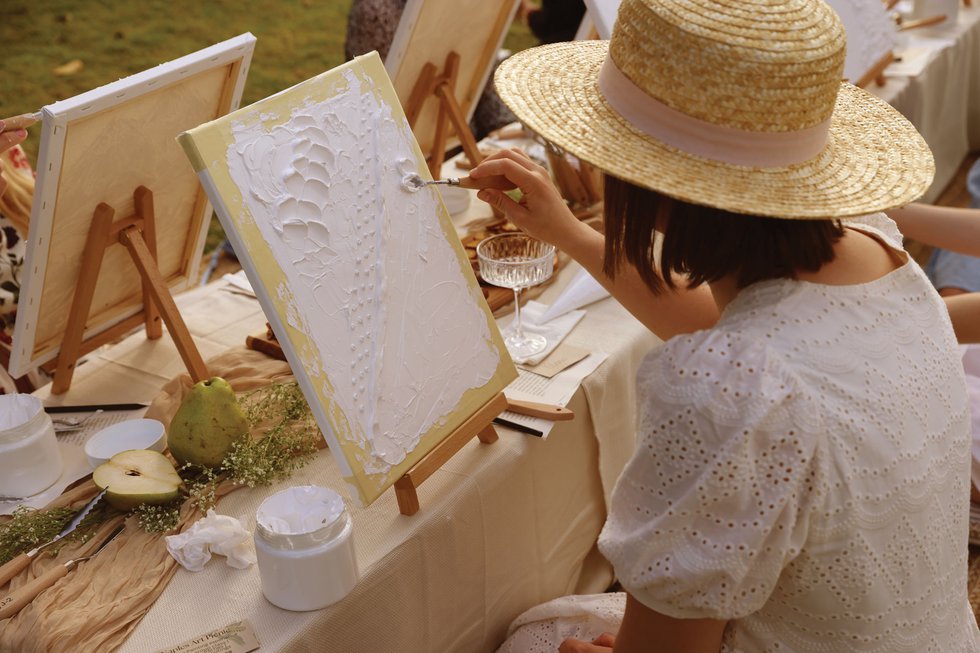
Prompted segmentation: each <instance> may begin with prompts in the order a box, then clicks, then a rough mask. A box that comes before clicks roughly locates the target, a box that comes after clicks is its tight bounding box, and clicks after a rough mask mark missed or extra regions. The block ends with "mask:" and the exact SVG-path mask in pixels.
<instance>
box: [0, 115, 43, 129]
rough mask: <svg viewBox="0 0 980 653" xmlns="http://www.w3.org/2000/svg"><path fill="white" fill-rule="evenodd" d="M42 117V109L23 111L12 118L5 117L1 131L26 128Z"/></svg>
mask: <svg viewBox="0 0 980 653" xmlns="http://www.w3.org/2000/svg"><path fill="white" fill-rule="evenodd" d="M40 119H41V112H40V111H37V112H35V113H23V114H21V115H19V116H11V117H10V118H4V119H3V129H2V130H0V131H5V132H9V131H14V130H17V129H26V128H28V127H30V126H31V125H33V124H34V123H36V122H37V121H38V120H40Z"/></svg>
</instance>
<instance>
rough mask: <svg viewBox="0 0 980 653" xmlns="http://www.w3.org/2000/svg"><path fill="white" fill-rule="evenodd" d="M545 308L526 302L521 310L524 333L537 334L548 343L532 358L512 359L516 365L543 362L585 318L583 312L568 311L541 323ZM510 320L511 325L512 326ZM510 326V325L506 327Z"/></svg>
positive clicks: (536, 303)
mask: <svg viewBox="0 0 980 653" xmlns="http://www.w3.org/2000/svg"><path fill="white" fill-rule="evenodd" d="M547 308H548V307H547V306H546V305H544V304H542V303H541V302H534V301H531V302H528V303H527V304H525V305H524V306H523V307H522V308H521V319H522V323H523V327H524V331H525V332H527V333H537V334H539V335H542V336H544V337H545V339H546V340H547V341H548V345H547V346H546V347H545V348H544V351H542V352H539V353H537V354H535V355H534V356H528V357H527V358H521V359H516V358H515V359H514V362H515V363H517V364H518V365H520V364H523V363H526V364H528V365H537V364H538V363H540V362H541V361H543V360H544V358H545V356H547V355H548V354H550V353H551V352H553V351H554V350H555V347H557V346H558V345H559V344H560V343H561V341H562V340H564V339H565V336H567V335H568V334H569V332H570V331H571V330H572V329H573V328H575V325H576V324H578V322H579V320H581V319H582V318H583V317H585V311H568V312H567V313H564V314H563V315H561V316H560V317H557V318H555V319H553V320H548V321H547V322H543V321H542V320H541V316H542V315H543V314H544V312H545V311H546V310H547ZM513 322H514V321H513V320H511V324H513ZM508 326H510V324H509V325H508Z"/></svg>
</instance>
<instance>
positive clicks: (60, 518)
mask: <svg viewBox="0 0 980 653" xmlns="http://www.w3.org/2000/svg"><path fill="white" fill-rule="evenodd" d="M74 516H75V511H74V510H72V509H71V508H49V509H46V510H36V509H34V508H28V507H27V506H18V507H17V508H15V509H14V514H13V515H12V516H11V519H10V520H8V521H6V522H5V523H3V524H0V565H2V564H4V563H5V562H7V561H8V560H12V559H13V558H15V557H17V556H18V555H20V554H21V553H25V552H27V551H30V550H31V549H33V548H34V547H36V546H37V545H39V544H45V543H46V542H50V541H51V540H53V539H54V537H55V536H56V535H57V534H58V533H60V532H61V531H62V529H63V528H64V527H65V526H67V525H68V522H70V521H71V520H72V517H74ZM105 518H106V511H105V510H98V509H96V510H93V511H92V512H90V513H89V514H88V515H86V516H85V519H83V520H82V521H81V523H80V524H79V525H78V527H77V528H75V530H74V531H72V532H71V534H69V535H67V536H66V537H65V538H64V539H62V540H60V541H59V542H58V544H57V545H54V546H51V547H49V548H46V549H45V551H49V552H51V553H54V554H57V552H58V551H59V550H60V548H61V547H62V546H64V545H65V544H67V543H68V542H84V541H86V540H88V539H89V538H90V537H92V533H93V532H94V529H95V527H96V526H98V525H99V524H101V523H102V522H103V521H105Z"/></svg>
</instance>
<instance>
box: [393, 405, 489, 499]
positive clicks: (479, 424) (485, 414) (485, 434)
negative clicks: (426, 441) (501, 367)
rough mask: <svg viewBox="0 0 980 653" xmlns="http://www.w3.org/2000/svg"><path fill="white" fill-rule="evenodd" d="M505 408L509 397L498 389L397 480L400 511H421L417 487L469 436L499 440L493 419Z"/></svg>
mask: <svg viewBox="0 0 980 653" xmlns="http://www.w3.org/2000/svg"><path fill="white" fill-rule="evenodd" d="M505 410H507V397H505V396H504V393H503V392H498V393H497V394H496V395H495V396H494V397H493V399H491V400H490V401H488V402H487V403H485V404H484V405H483V407H482V408H480V409H479V410H477V411H476V412H475V413H473V415H471V416H470V418H469V419H468V420H466V421H465V422H463V423H462V424H460V425H459V426H458V427H457V428H456V430H455V431H453V432H452V433H451V434H450V435H449V437H447V438H446V439H445V440H443V441H442V442H440V443H439V444H438V445H436V447H435V448H434V449H433V450H432V451H430V452H429V453H427V454H426V455H425V456H424V457H423V458H422V459H421V460H420V461H418V462H417V463H415V465H413V466H412V467H411V468H410V469H409V470H408V471H407V472H405V474H404V475H403V476H402V477H401V478H400V479H398V480H397V481H395V498H396V499H397V500H398V511H399V512H400V513H401V514H403V515H414V514H415V513H417V512H418V511H419V495H418V492H417V489H418V487H419V486H420V485H422V482H423V481H424V480H425V479H427V478H429V477H430V476H432V473H433V472H435V471H436V470H437V469H439V468H440V467H442V466H443V465H444V464H445V463H446V461H447V460H449V459H450V458H452V457H453V456H454V455H455V454H456V453H457V452H458V451H459V450H460V449H462V448H463V446H464V445H465V444H466V443H467V442H469V441H470V438H472V437H473V436H476V437H477V438H478V439H479V440H480V442H483V443H484V444H492V443H494V442H496V441H497V438H498V436H497V431H496V429H494V427H493V418H494V417H496V416H497V415H499V414H500V413H502V412H504V411H505Z"/></svg>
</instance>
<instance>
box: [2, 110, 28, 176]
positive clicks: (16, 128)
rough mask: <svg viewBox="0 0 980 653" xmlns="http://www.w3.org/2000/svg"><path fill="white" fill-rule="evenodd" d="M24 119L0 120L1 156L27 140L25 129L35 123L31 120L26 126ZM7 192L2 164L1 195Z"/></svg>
mask: <svg viewBox="0 0 980 653" xmlns="http://www.w3.org/2000/svg"><path fill="white" fill-rule="evenodd" d="M23 118H24V117H23V116H17V117H15V118H7V119H6V120H0V154H2V153H4V152H6V151H7V150H9V149H10V148H12V147H13V146H14V145H17V144H18V143H22V142H23V141H24V139H25V138H27V130H26V129H24V127H26V126H27V125H29V124H31V123H32V122H34V121H33V120H30V121H28V122H27V123H26V124H24V122H25V121H24V120H23ZM6 190H7V180H6V179H4V178H3V165H2V163H0V195H3V193H4V191H6Z"/></svg>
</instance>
